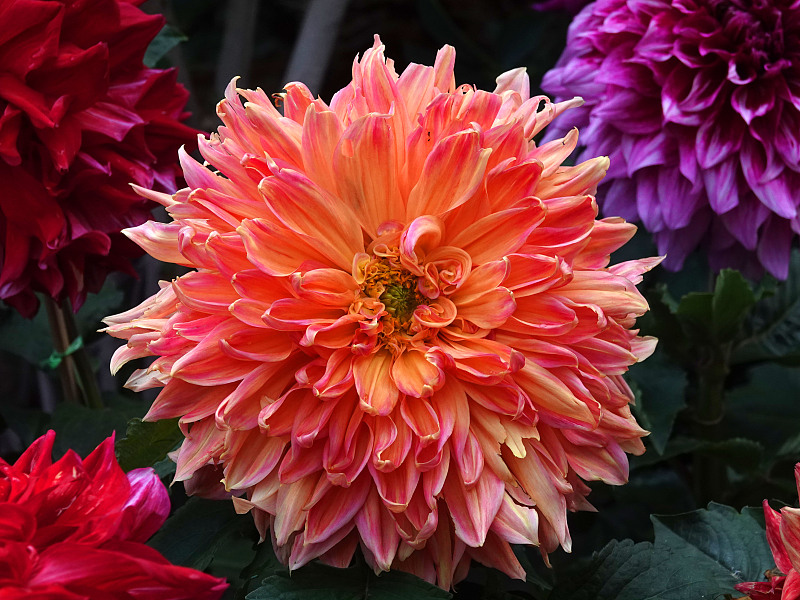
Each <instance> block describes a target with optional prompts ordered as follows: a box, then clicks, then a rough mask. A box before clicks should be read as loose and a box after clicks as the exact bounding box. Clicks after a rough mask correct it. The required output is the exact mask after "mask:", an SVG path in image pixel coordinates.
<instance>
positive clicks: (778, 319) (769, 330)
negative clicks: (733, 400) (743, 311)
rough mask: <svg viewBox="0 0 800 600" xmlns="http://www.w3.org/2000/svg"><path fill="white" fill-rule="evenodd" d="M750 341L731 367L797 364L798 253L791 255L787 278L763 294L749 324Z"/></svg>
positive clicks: (799, 315)
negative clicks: (761, 363) (771, 362)
mask: <svg viewBox="0 0 800 600" xmlns="http://www.w3.org/2000/svg"><path fill="white" fill-rule="evenodd" d="M747 325H748V330H749V331H750V337H749V338H748V340H747V343H746V344H743V345H742V346H741V347H740V348H738V349H737V351H736V353H735V354H734V355H733V357H732V361H733V363H734V364H736V363H744V362H755V361H763V360H774V359H778V358H781V359H784V360H786V361H787V362H790V363H791V364H800V252H799V251H797V250H795V251H794V252H792V257H791V261H790V263H789V277H788V278H787V279H786V281H783V282H780V283H778V284H777V285H776V286H775V288H774V290H773V293H771V294H764V297H763V298H762V299H761V300H760V301H759V302H758V304H757V305H756V306H755V308H754V309H753V311H752V314H751V315H750V318H749V320H748V324H747Z"/></svg>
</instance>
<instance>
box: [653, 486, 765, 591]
mask: <svg viewBox="0 0 800 600" xmlns="http://www.w3.org/2000/svg"><path fill="white" fill-rule="evenodd" d="M652 520H653V527H654V528H655V532H656V543H659V540H660V541H661V542H664V543H666V544H667V545H669V546H670V547H680V546H682V545H683V544H688V545H689V546H690V547H692V548H696V549H698V550H700V551H701V552H702V553H703V554H704V555H705V556H706V557H708V558H710V559H712V560H713V561H714V562H716V563H717V564H719V565H720V566H722V567H724V568H725V569H726V570H727V571H728V572H729V573H730V575H731V576H732V578H733V579H735V580H736V581H735V583H738V582H739V581H756V580H758V579H759V578H761V576H762V575H763V574H764V571H765V570H766V569H767V568H769V567H771V566H773V565H774V559H773V557H772V552H771V551H770V549H769V546H768V544H767V542H766V534H765V532H764V529H763V527H762V525H761V523H760V522H759V521H757V520H755V519H754V518H753V517H752V516H750V514H748V513H747V512H745V511H742V513H738V512H736V510H734V509H733V508H731V507H729V506H724V505H722V504H716V503H714V502H712V503H711V504H709V505H708V510H696V511H692V512H690V513H685V514H683V515H674V516H654V517H653V519H652Z"/></svg>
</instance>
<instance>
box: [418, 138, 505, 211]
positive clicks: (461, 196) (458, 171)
mask: <svg viewBox="0 0 800 600" xmlns="http://www.w3.org/2000/svg"><path fill="white" fill-rule="evenodd" d="M490 153H491V151H490V150H485V149H483V150H482V149H481V148H480V135H479V133H478V132H477V131H474V130H471V131H469V130H468V131H461V132H458V133H455V134H453V135H451V136H448V137H446V138H444V139H443V140H441V141H440V142H439V143H438V144H436V146H435V147H434V148H433V150H432V151H431V153H430V155H429V156H428V157H427V158H426V159H425V165H424V166H423V168H422V173H421V174H420V178H419V181H418V182H417V184H416V185H415V186H414V188H413V189H412V190H411V193H410V194H409V197H408V206H407V210H406V217H407V218H409V219H413V218H414V217H415V216H416V215H440V214H442V213H444V212H446V211H448V210H450V209H451V208H454V207H456V206H459V205H460V204H463V203H464V202H466V201H467V199H468V198H469V197H470V196H471V195H472V194H473V192H474V191H475V190H476V189H477V187H478V185H480V183H481V181H482V179H483V173H484V170H485V168H486V162H487V161H488V160H489V154H490Z"/></svg>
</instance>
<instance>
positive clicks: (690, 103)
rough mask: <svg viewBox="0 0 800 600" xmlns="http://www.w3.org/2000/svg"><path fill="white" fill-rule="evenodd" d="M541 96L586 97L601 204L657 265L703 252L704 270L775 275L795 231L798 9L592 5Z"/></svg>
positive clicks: (686, 3) (799, 179) (673, 264)
mask: <svg viewBox="0 0 800 600" xmlns="http://www.w3.org/2000/svg"><path fill="white" fill-rule="evenodd" d="M542 87H543V88H544V89H545V90H546V91H547V92H549V93H551V94H554V95H555V96H557V97H565V98H569V97H572V96H573V95H574V94H579V95H582V96H584V97H585V98H586V99H587V102H586V104H585V105H584V106H583V107H582V108H580V109H578V110H577V111H575V113H576V119H577V125H578V127H581V133H582V138H581V140H582V141H581V143H582V144H583V146H584V148H585V149H584V150H583V152H584V154H585V155H587V156H593V155H595V154H598V153H602V154H609V155H610V157H611V169H610V171H609V174H608V177H607V179H606V183H604V184H603V187H601V189H600V194H599V195H598V198H599V201H600V202H601V208H602V210H603V212H604V213H605V214H613V215H621V216H623V217H625V218H627V219H629V220H634V219H635V220H641V222H642V223H643V224H644V226H645V227H646V228H647V229H648V230H649V231H651V232H652V233H653V234H654V236H655V239H656V242H657V244H658V248H659V252H661V253H666V255H667V258H666V261H665V265H667V266H668V267H669V268H671V269H678V268H680V266H681V265H682V264H683V261H684V259H685V258H686V256H687V255H688V254H689V253H690V252H691V251H692V250H694V249H695V248H697V247H698V246H703V247H704V249H705V251H707V252H708V255H709V259H710V263H711V266H712V267H713V268H715V269H718V268H722V267H727V266H732V267H737V268H743V269H746V270H747V271H749V272H751V273H753V274H754V275H755V274H758V273H759V272H763V268H766V270H767V271H769V272H770V273H772V274H773V275H775V276H777V277H779V278H786V275H787V270H788V263H789V248H790V245H791V244H792V242H793V240H795V239H796V234H797V233H798V232H800V219H799V218H798V206H800V195H798V194H797V193H796V190H797V189H798V188H800V6H799V5H798V3H797V2H795V1H794V0H791V1H790V0H775V1H772V2H749V1H744V0H730V1H725V2H723V1H722V0H703V1H700V0H680V1H676V2H672V1H668V0H652V1H648V2H641V1H638V0H637V1H635V2H634V1H626V0H598V1H597V2H594V3H593V4H591V5H589V6H587V7H586V8H585V9H584V10H583V12H581V13H580V14H579V15H578V16H577V17H576V19H575V21H574V22H573V23H572V25H571V27H570V31H569V36H568V41H567V47H566V49H565V51H564V54H563V55H562V56H561V58H560V59H559V62H558V64H557V65H556V67H555V68H554V69H553V70H551V71H550V72H549V73H547V74H546V75H545V77H544V79H543V81H542ZM576 119H573V120H572V121H570V122H564V123H563V128H564V129H565V128H568V127H571V126H573V123H574V122H576ZM762 267H763V268H762Z"/></svg>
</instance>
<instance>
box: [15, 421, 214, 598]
mask: <svg viewBox="0 0 800 600" xmlns="http://www.w3.org/2000/svg"><path fill="white" fill-rule="evenodd" d="M54 441H55V433H54V432H53V431H50V432H48V433H47V434H45V435H43V436H42V437H40V438H39V439H38V440H36V441H35V442H34V443H33V444H31V446H30V447H29V448H28V449H27V450H26V451H25V452H24V453H23V454H22V456H20V457H19V459H18V460H17V461H16V462H15V463H14V464H8V463H7V462H5V461H4V460H3V459H1V458H0V598H2V599H3V600H107V599H109V598H115V599H119V600H122V599H133V598H158V599H159V600H190V599H191V600H217V599H218V598H219V597H220V596H222V593H223V592H224V591H225V588H227V587H228V585H227V584H226V583H225V581H224V580H223V579H217V578H216V577H212V576H211V575H207V574H205V573H201V572H200V571H195V570H194V569H188V568H186V567H180V566H176V565H173V564H170V563H169V561H167V560H166V559H165V558H164V557H163V556H161V554H159V553H158V552H156V551H155V550H154V549H153V548H150V547H149V546H147V545H145V544H144V543H143V542H145V541H147V539H148V538H149V537H150V536H151V535H153V533H155V532H156V531H157V530H158V529H159V527H161V525H162V524H163V523H164V520H165V519H166V518H167V515H168V514H169V510H170V502H169V496H168V495H167V490H166V488H165V487H164V484H163V483H161V480H160V479H159V478H158V476H157V475H156V474H155V472H154V471H153V469H134V470H133V471H131V472H129V473H128V474H127V475H126V474H125V473H124V472H123V471H122V469H121V468H120V466H119V464H117V459H116V458H115V457H114V439H113V438H108V439H106V440H105V441H104V442H103V443H101V444H100V445H99V446H98V447H97V449H95V450H94V451H93V452H92V453H91V454H90V455H89V456H87V457H86V458H85V459H83V460H81V458H80V457H79V456H78V455H77V454H75V452H73V451H72V450H70V451H68V452H67V453H66V454H65V455H64V456H63V457H61V458H60V459H59V460H57V461H56V462H53V459H52V451H53V442H54Z"/></svg>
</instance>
